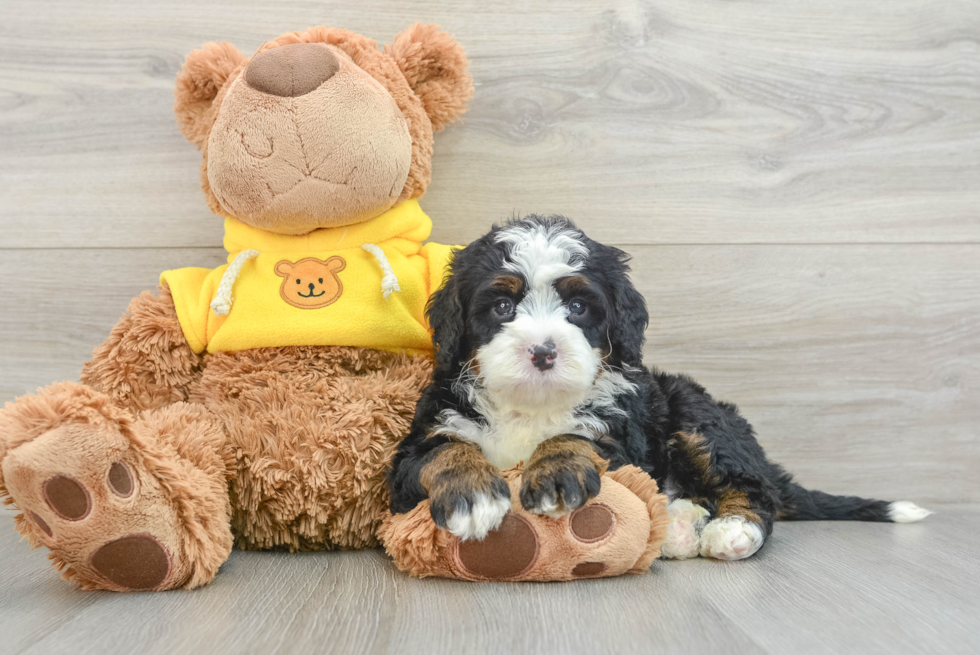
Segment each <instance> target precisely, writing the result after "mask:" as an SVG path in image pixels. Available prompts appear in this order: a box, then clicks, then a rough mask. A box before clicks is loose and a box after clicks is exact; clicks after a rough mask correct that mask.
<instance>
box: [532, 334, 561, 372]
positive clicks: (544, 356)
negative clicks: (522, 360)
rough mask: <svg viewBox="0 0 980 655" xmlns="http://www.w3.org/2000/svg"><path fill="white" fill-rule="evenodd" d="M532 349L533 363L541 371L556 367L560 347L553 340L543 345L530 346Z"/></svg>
mask: <svg viewBox="0 0 980 655" xmlns="http://www.w3.org/2000/svg"><path fill="white" fill-rule="evenodd" d="M529 350H530V351H531V363H532V364H534V367H535V368H536V369H538V370H539V371H547V370H548V369H550V368H552V367H554V365H555V359H556V358H557V357H558V349H557V348H555V344H554V343H552V342H551V341H547V342H545V343H544V344H542V345H534V346H531V347H530V348H529Z"/></svg>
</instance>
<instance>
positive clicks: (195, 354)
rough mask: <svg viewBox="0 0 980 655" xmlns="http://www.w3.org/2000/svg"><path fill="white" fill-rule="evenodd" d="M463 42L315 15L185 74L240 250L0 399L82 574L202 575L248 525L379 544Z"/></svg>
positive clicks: (323, 542) (437, 264) (423, 379)
mask: <svg viewBox="0 0 980 655" xmlns="http://www.w3.org/2000/svg"><path fill="white" fill-rule="evenodd" d="M467 65H468V62H467V60H466V55H465V53H464V51H463V49H462V47H461V46H459V45H458V44H457V43H456V42H455V41H454V40H453V39H452V38H451V37H450V36H449V35H447V34H445V33H443V32H440V31H439V29H438V28H437V27H436V26H433V25H421V24H419V25H415V26H413V27H411V28H409V29H407V30H406V31H404V32H403V33H401V34H399V35H398V36H397V37H395V39H394V41H393V42H392V43H390V44H388V45H386V46H385V47H384V49H383V50H381V49H379V48H378V45H377V44H376V42H375V41H373V40H371V39H369V38H367V37H365V36H361V35H359V34H354V33H352V32H348V31H346V30H341V29H329V28H325V27H315V28H312V29H309V30H306V31H303V32H293V33H290V34H284V35H282V36H280V37H279V38H277V39H274V40H272V41H269V42H267V43H265V44H264V45H263V46H262V47H261V48H260V49H259V51H258V52H257V53H256V54H255V55H254V56H252V57H251V58H248V57H245V56H244V55H242V54H241V53H240V52H239V51H238V50H236V49H235V47H234V46H232V45H231V44H228V43H223V42H217V43H209V44H207V45H205V46H204V47H203V48H202V49H201V50H196V51H194V52H192V53H191V54H190V55H189V56H188V58H187V61H186V62H185V64H184V66H183V69H182V71H181V72H180V75H179V77H178V79H177V89H176V94H175V95H176V102H175V105H174V109H175V111H176V114H177V118H178V121H179V123H180V127H181V130H182V131H183V133H184V134H185V135H186V136H187V138H188V139H189V140H190V141H191V142H192V143H194V144H196V145H197V146H198V147H199V148H200V149H201V151H202V152H203V161H202V164H201V182H202V187H203V189H204V194H205V196H206V197H207V200H208V204H209V205H210V207H211V210H212V211H213V212H214V213H215V214H217V215H218V216H220V217H224V218H225V228H226V229H225V246H226V248H227V249H228V251H229V259H228V265H226V266H222V267H220V268H218V269H216V270H213V271H211V270H205V269H182V270H179V271H168V272H166V273H164V274H163V276H162V282H161V287H160V291H159V293H158V294H157V295H152V294H150V293H149V292H147V293H144V294H143V295H141V296H139V297H138V298H136V299H135V300H133V301H132V303H131V304H130V306H129V309H128V311H127V313H126V314H125V315H124V316H123V318H122V319H121V320H120V322H119V323H118V324H117V325H116V327H115V328H114V329H113V330H112V333H111V334H110V336H109V338H108V340H107V341H106V342H105V343H104V344H102V345H101V346H99V347H98V348H97V349H96V350H95V353H94V356H93V358H92V360H91V361H90V362H88V363H87V364H86V365H85V367H84V370H83V372H82V376H81V382H82V383H81V384H75V383H62V384H56V385H53V386H50V387H48V388H46V389H42V390H40V391H39V392H38V394H37V395H32V396H26V397H23V398H20V399H19V400H17V401H16V402H14V403H11V404H9V405H8V406H7V407H6V408H5V409H4V410H3V411H2V412H0V463H2V469H0V470H2V476H0V495H5V496H6V495H9V496H10V498H7V499H6V501H5V502H6V503H7V504H15V505H16V506H17V507H18V508H19V509H21V510H22V511H23V513H22V514H20V515H19V516H18V517H17V518H16V519H15V522H16V526H17V529H18V530H20V531H21V532H22V533H23V534H25V535H26V536H27V537H28V538H29V540H30V542H31V544H32V545H39V544H40V545H44V546H46V547H47V548H49V549H50V551H51V559H52V560H53V561H54V563H55V566H57V567H58V568H59V569H64V577H65V578H67V579H69V580H73V581H75V582H77V583H78V584H80V585H81V586H82V587H84V588H86V589H112V590H120V591H124V590H134V589H170V588H176V587H185V588H193V587H197V586H199V585H202V584H205V583H207V582H209V581H210V580H211V579H212V578H213V577H214V575H215V573H216V572H217V570H218V568H219V567H220V566H221V564H222V562H224V561H225V560H226V559H227V557H228V554H229V552H230V550H231V548H232V545H233V543H237V544H238V545H239V546H241V547H243V548H249V549H289V550H316V549H325V548H364V547H370V546H376V545H377V544H378V539H377V536H376V535H377V532H378V529H379V527H380V525H381V521H382V518H383V516H384V515H385V512H386V509H387V501H388V496H387V490H386V486H385V481H384V470H385V468H386V467H387V466H388V464H389V461H390V459H391V456H392V453H393V449H394V446H395V444H396V442H397V440H399V439H400V438H401V437H402V436H404V434H406V433H407V431H408V426H409V424H410V422H411V419H412V414H413V411H414V407H415V403H416V401H417V399H418V397H419V394H420V391H421V389H422V388H423V387H424V386H425V384H426V383H427V381H428V378H429V374H430V371H431V352H430V351H431V347H432V346H431V339H430V335H429V331H428V324H427V322H426V320H425V316H424V308H425V303H426V301H427V299H428V296H429V294H430V292H431V291H433V287H435V286H438V285H439V284H440V283H441V281H442V276H443V273H444V269H445V265H446V263H447V261H448V257H449V254H450V250H449V248H448V247H444V246H439V245H437V244H427V245H425V246H423V245H422V242H423V241H424V240H425V239H426V238H427V237H428V236H429V231H430V229H431V222H430V221H429V219H428V217H427V216H426V215H425V214H424V213H423V212H422V211H421V209H420V208H419V206H418V202H417V198H419V197H420V196H421V195H422V194H423V193H424V192H425V189H426V186H427V185H428V184H429V179H430V171H431V168H430V166H431V157H432V142H433V132H434V131H438V130H441V129H442V128H443V127H444V126H445V125H446V124H447V123H449V122H451V121H453V120H454V119H456V118H458V117H459V116H460V115H461V114H462V113H463V111H464V109H465V107H466V104H467V101H468V100H469V98H470V96H471V95H472V92H473V87H472V81H471V78H470V76H469V74H468V72H467Z"/></svg>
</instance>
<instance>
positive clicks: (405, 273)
mask: <svg viewBox="0 0 980 655" xmlns="http://www.w3.org/2000/svg"><path fill="white" fill-rule="evenodd" d="M431 231H432V221H431V220H430V219H429V217H428V216H426V215H425V213H424V212H423V211H422V209H421V208H420V207H419V205H418V202H417V201H415V200H407V201H405V202H403V203H401V204H399V205H398V206H397V207H395V208H393V209H390V210H388V211H387V212H385V213H384V214H381V215H380V216H378V217H377V218H374V219H371V220H370V221H367V222H365V223H360V224H358V225H350V226H348V227H337V228H324V229H320V230H315V231H313V232H311V233H309V234H304V235H302V236H285V235H281V234H273V233H270V232H266V231H264V230H260V229H258V228H254V227H250V226H248V225H245V224H244V223H242V222H240V221H238V220H236V219H234V218H230V217H229V218H226V219H225V240H224V245H225V249H226V250H227V251H228V264H226V265H224V266H219V267H218V268H216V269H213V270H212V269H206V268H181V269H178V270H173V271H166V272H164V273H163V274H162V275H161V276H160V280H161V282H162V283H166V284H167V285H168V286H169V287H170V293H171V294H172V295H173V299H174V304H175V306H176V308H177V318H178V319H179V320H180V326H181V328H182V329H183V331H184V337H185V338H186V339H187V343H189V344H190V346H191V348H193V349H194V351H195V352H198V353H200V352H204V351H205V350H206V351H207V352H212V353H213V352H219V351H232V350H246V349H249V348H266V347H276V346H360V347H364V348H376V349H379V350H393V351H406V352H410V353H411V352H431V350H432V340H431V335H430V333H429V326H428V323H427V321H426V320H425V304H426V302H427V301H428V299H429V295H430V294H432V293H433V292H434V291H436V290H437V289H438V288H439V287H440V286H441V285H442V282H443V278H444V276H445V273H446V268H447V266H448V264H449V260H450V258H451V256H452V247H451V246H443V245H440V244H436V243H427V244H425V245H422V242H423V241H424V240H426V239H428V238H429V234H430V232H431Z"/></svg>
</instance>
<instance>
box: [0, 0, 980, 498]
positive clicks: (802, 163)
mask: <svg viewBox="0 0 980 655" xmlns="http://www.w3.org/2000/svg"><path fill="white" fill-rule="evenodd" d="M418 20H422V21H427V22H437V23H440V24H442V25H443V26H444V27H445V28H446V29H448V30H450V31H452V32H454V33H455V34H456V36H457V38H458V39H459V40H460V41H461V42H462V43H464V44H465V45H466V47H467V48H468V50H469V53H470V56H471V59H472V62H473V67H472V70H473V74H474V76H475V79H476V83H477V87H476V88H477V90H476V96H475V98H474V100H473V103H472V106H471V111H470V112H469V114H468V115H467V116H466V118H465V122H464V123H463V124H462V125H457V126H454V127H451V128H450V129H448V130H447V131H445V132H443V133H442V134H440V135H438V137H437V144H436V151H437V154H436V158H435V164H434V167H435V172H434V183H433V185H432V186H431V188H430V190H429V192H428V194H427V195H426V197H425V198H424V199H423V207H424V208H425V209H426V210H427V211H428V212H429V214H430V215H431V216H432V218H433V219H434V221H435V223H436V228H435V233H434V235H433V236H434V238H436V239H438V240H440V241H443V242H452V243H460V242H466V241H467V240H470V239H472V238H474V237H476V236H477V235H479V234H480V233H482V232H483V231H485V230H486V229H487V228H488V227H489V226H490V225H491V223H492V222H494V221H498V220H501V219H504V218H507V217H509V216H511V215H512V214H514V213H515V212H518V213H530V212H537V213H563V214H566V215H568V216H570V217H572V218H574V219H576V220H577V221H578V222H579V224H580V225H581V226H582V227H583V228H584V229H586V231H587V232H588V233H589V234H590V235H591V236H593V237H594V238H597V239H599V240H603V241H606V242H608V243H612V244H616V245H619V246H620V247H623V248H625V249H626V250H628V251H630V252H631V253H632V254H633V255H634V256H635V280H636V282H637V284H638V286H639V287H640V289H641V291H642V292H643V293H644V294H645V295H646V297H647V299H648V302H649V304H650V308H651V313H652V316H653V320H652V322H651V325H650V330H649V333H648V335H647V336H648V346H647V351H646V357H647V361H648V362H649V363H650V364H654V365H657V366H660V367H663V368H665V369H668V370H679V371H685V372H688V373H690V374H692V375H693V376H695V377H696V378H698V379H699V380H700V381H701V382H702V383H704V384H705V385H706V386H707V387H708V388H709V390H711V391H713V392H714V393H715V395H716V396H718V397H721V398H725V399H728V400H731V401H734V402H736V403H738V404H739V405H740V406H741V407H742V408H743V410H744V412H745V413H746V415H747V416H748V417H749V418H750V420H752V421H753V422H754V424H755V425H756V427H757V429H758V432H759V436H760V439H761V441H762V442H763V444H764V445H765V446H766V447H767V448H768V449H769V451H770V453H771V455H772V456H773V457H774V458H775V459H777V460H779V461H781V462H783V463H785V464H786V465H788V466H789V467H790V468H791V469H792V470H794V471H796V472H797V473H798V474H799V477H800V478H801V479H802V481H803V482H804V483H806V484H808V485H813V486H818V487H823V488H825V489H826V490H828V491H838V492H853V493H861V494H873V495H880V496H887V497H908V498H911V499H915V500H917V501H921V502H923V503H926V504H928V503H930V502H932V503H934V502H959V501H977V500H980V484H978V482H980V473H978V471H980V449H978V431H980V428H978V425H980V391H978V390H980V330H978V323H980V41H978V35H980V3H978V2H976V1H975V0H942V1H941V2H940V1H938V0H889V2H870V1H868V2H846V1H844V0H831V1H827V2H812V1H810V0H779V1H778V2H777V1H775V0H771V1H762V0H755V1H739V2H734V1H722V0H662V1H658V2H630V1H621V2H617V1H611V2H596V1H595V0H592V1H589V0H559V1H555V2H550V1H549V2H523V1H519V0H500V1H498V2H493V3H488V2H470V1H458V2H445V1H441V0H440V1H426V2H412V3H408V2H392V1H390V0H359V1H358V2H350V1H347V2H319V1H317V2H314V1H309V2H299V1H295V2H271V1H269V0H236V1H235V2H199V1H198V0H157V1H155V2H135V1H133V0H117V1H109V0H98V1H92V0H64V1H61V2H55V1H44V0H4V2H3V4H2V5H0V279H2V280H3V282H2V283H0V400H9V399H11V398H13V397H15V396H17V395H19V394H22V393H25V392H28V391H31V390H33V389H34V388H36V387H37V386H39V385H42V384H46V383H49V382H51V381H54V380H60V379H75V378H76V377H77V375H78V372H79V369H80V367H81V364H82V363H83V362H84V361H85V359H86V358H87V357H88V355H89V353H90V352H91V349H92V348H93V347H94V346H95V345H96V344H98V343H99V342H100V341H101V340H102V339H103V338H104V337H105V335H106V334H107V332H108V331H109V329H110V328H111V326H112V325H113V323H114V322H115V321H116V319H117V318H118V317H119V315H120V313H121V312H122V311H123V309H124V308H125V306H126V304H127V302H128V300H129V299H130V298H131V297H133V296H134V295H136V294H138V293H139V292H140V291H141V290H143V289H146V288H152V287H153V286H154V285H155V284H156V280H157V276H158V274H159V272H160V271H161V270H164V269H167V268H174V267H179V266H188V265H200V266H215V265H218V264H219V263H220V262H221V260H222V251H221V249H220V244H221V222H220V220H219V219H218V218H216V217H214V216H212V215H211V214H210V213H209V211H208V209H207V207H206V205H205V203H204V200H203V197H202V195H201V193H200V190H199V188H198V172H197V167H198V162H199V154H198V153H197V151H196V150H195V149H194V148H193V147H192V146H191V145H190V144H188V143H186V142H185V141H184V140H183V138H182V137H181V135H180V133H179V132H178V130H177V127H176V124H175V121H174V119H173V116H172V113H171V104H172V96H171V89H172V85H173V79H174V76H175V75H176V73H177V70H178V69H179V67H180V64H181V62H182V59H183V56H184V55H185V54H186V53H187V52H189V51H190V50H191V49H193V48H195V47H199V46H200V45H201V44H202V43H204V42H206V41H209V40H216V39H225V40H229V41H231V42H233V43H235V44H236V45H237V46H238V47H239V48H240V49H241V50H242V51H243V52H245V53H251V52H252V51H254V49H255V48H257V47H258V46H259V44H261V43H262V42H263V41H264V40H266V39H269V38H272V37H274V36H276V35H278V34H280V33H282V32H286V31H290V30H294V29H301V28H305V27H307V26H310V25H315V24H321V23H322V24H328V25H335V26H341V27H347V28H348V29H352V30H355V31H358V32H363V33H365V34H367V35H369V36H371V37H373V38H376V39H377V40H379V41H381V42H385V41H388V40H390V39H391V38H392V37H393V36H394V35H395V34H396V33H397V32H398V31H399V30H400V29H403V28H404V27H407V26H408V25H409V24H411V23H412V22H415V21H418Z"/></svg>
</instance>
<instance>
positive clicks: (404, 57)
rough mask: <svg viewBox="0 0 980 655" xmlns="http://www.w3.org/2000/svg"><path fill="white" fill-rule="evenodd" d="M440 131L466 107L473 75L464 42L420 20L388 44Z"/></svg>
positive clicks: (430, 118)
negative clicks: (471, 74)
mask: <svg viewBox="0 0 980 655" xmlns="http://www.w3.org/2000/svg"><path fill="white" fill-rule="evenodd" d="M385 54H387V55H388V56H390V57H391V58H392V59H394V60H395V63H397V64H398V68H400V69H401V71H402V74H404V75H405V79H407V80H408V85H409V86H410V87H412V91H414V92H415V95H417V96H418V97H419V98H420V99H421V100H422V106H423V107H424V108H425V113H426V114H428V115H429V120H430V121H432V129H433V130H435V131H437V132H438V131H439V130H441V129H442V128H444V127H445V126H446V125H447V124H449V123H451V122H453V121H454V120H456V119H457V118H459V117H460V116H461V115H462V114H463V112H464V111H466V103H467V102H469V99H470V98H471V97H472V96H473V78H472V76H470V74H469V72H468V71H467V67H468V66H469V61H468V60H467V59H466V52H465V51H464V50H463V46H461V45H459V44H458V43H457V42H456V40H455V39H454V38H453V37H452V36H450V35H449V34H447V33H446V32H442V31H440V30H439V26H438V25H424V24H422V23H416V24H415V25H412V26H411V27H410V28H408V29H407V30H405V31H404V32H402V33H401V34H399V35H398V36H396V37H395V40H394V42H392V43H389V44H387V45H386V46H385Z"/></svg>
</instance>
